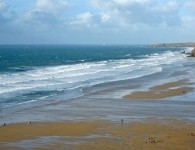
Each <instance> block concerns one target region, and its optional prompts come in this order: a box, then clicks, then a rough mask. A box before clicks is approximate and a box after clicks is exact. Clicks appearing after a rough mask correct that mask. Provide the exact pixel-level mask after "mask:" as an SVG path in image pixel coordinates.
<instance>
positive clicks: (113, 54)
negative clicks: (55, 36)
mask: <svg viewBox="0 0 195 150" xmlns="http://www.w3.org/2000/svg"><path fill="white" fill-rule="evenodd" d="M186 49H187V48H151V47H147V46H145V45H133V46H132V45H131V46H129V45H1V46H0V107H1V109H6V108H9V107H13V106H14V107H15V106H18V105H23V104H27V103H32V104H36V103H41V102H48V103H50V102H53V101H56V100H60V101H66V100H70V99H72V98H75V97H79V96H82V95H84V94H89V93H86V91H85V92H83V91H84V89H86V88H90V87H91V86H94V85H101V84H104V83H109V82H115V81H124V80H129V79H136V78H139V77H144V76H147V75H152V74H155V73H159V72H163V69H164V68H165V67H167V66H174V64H182V63H184V62H185V60H186V56H185V55H183V54H181V51H183V50H186Z"/></svg>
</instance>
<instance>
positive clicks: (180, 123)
mask: <svg viewBox="0 0 195 150" xmlns="http://www.w3.org/2000/svg"><path fill="white" fill-rule="evenodd" d="M0 134H1V137H0V148H2V149H5V150H6V149H8V150H9V149H20V148H22V146H24V145H25V141H26V142H27V143H28V142H30V143H31V144H30V145H25V148H27V147H28V146H33V147H34V149H37V150H39V149H53V148H55V147H56V146H58V148H61V149H66V148H70V149H79V150H80V149H81V150H82V149H83V150H84V149H97V150H98V149H130V148H133V149H135V150H137V149H141V148H143V147H144V149H146V150H147V149H148V150H149V149H153V150H157V149H167V150H171V149H180V148H182V149H193V148H194V147H195V144H194V143H195V122H191V121H186V120H177V119H168V120H165V119H164V120H162V119H161V120H159V119H151V120H150V119H148V120H146V121H142V122H133V123H126V122H125V120H124V121H123V122H120V121H119V122H110V121H98V120H96V121H83V122H45V123H43V122H32V123H31V124H27V123H19V124H9V125H6V126H4V127H0ZM41 139H42V141H41ZM44 139H47V140H44ZM48 139H49V140H48ZM39 142H40V143H39Z"/></svg>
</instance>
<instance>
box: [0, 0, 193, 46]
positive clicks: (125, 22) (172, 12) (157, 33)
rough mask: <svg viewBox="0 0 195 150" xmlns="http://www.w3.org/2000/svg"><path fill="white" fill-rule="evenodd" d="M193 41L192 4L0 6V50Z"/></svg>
mask: <svg viewBox="0 0 195 150" xmlns="http://www.w3.org/2000/svg"><path fill="white" fill-rule="evenodd" d="M185 41H195V0H0V44H148V43H158V42H185Z"/></svg>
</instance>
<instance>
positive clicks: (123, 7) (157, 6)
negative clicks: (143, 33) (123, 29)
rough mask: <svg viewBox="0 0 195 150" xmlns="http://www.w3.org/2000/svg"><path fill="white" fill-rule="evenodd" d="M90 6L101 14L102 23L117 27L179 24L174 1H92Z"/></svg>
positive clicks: (177, 4) (177, 10)
mask: <svg viewBox="0 0 195 150" xmlns="http://www.w3.org/2000/svg"><path fill="white" fill-rule="evenodd" d="M91 4H92V5H93V6H94V7H95V8H96V9H98V10H99V11H100V12H101V13H100V15H101V21H102V23H106V22H110V23H111V22H112V23H111V24H118V25H119V26H128V25H129V26H131V25H132V26H135V25H136V24H137V25H139V26H140V24H143V25H147V26H157V25H161V24H166V25H167V26H175V25H179V24H180V23H181V18H180V17H179V10H180V8H181V5H180V3H179V2H178V1H175V0H165V1H158V0H120V1H119V0H107V1H104V0H92V1H91Z"/></svg>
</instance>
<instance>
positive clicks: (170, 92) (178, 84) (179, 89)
mask: <svg viewBox="0 0 195 150" xmlns="http://www.w3.org/2000/svg"><path fill="white" fill-rule="evenodd" d="M190 84H191V83H190V82H189V81H188V80H187V79H182V80H178V81H174V82H168V83H163V84H161V85H157V86H153V87H151V88H149V89H148V90H147V91H136V92H133V93H131V94H130V95H126V96H124V98H126V99H137V100H140V99H143V100H144V99H155V100H157V99H163V98H167V97H173V96H179V95H185V94H187V93H188V92H192V91H193V88H192V87H190V86H189V85H190Z"/></svg>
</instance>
